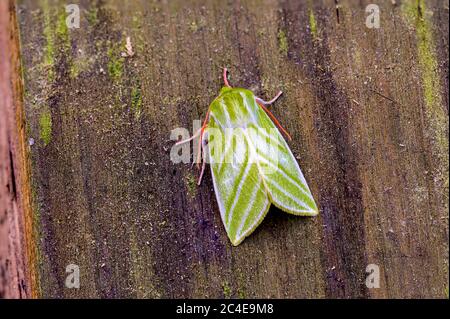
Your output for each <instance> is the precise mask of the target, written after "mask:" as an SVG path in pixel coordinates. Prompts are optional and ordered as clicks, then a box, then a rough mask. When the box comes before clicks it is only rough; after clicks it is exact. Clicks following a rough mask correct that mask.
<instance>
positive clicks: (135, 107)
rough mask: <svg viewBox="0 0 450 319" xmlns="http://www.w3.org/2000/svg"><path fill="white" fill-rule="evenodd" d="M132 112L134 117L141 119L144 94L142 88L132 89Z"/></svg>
mask: <svg viewBox="0 0 450 319" xmlns="http://www.w3.org/2000/svg"><path fill="white" fill-rule="evenodd" d="M131 110H132V111H133V113H134V117H135V118H136V119H139V118H140V117H141V114H142V92H141V88H140V87H137V86H136V87H133V88H132V89H131Z"/></svg>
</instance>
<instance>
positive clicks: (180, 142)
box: [175, 128, 202, 145]
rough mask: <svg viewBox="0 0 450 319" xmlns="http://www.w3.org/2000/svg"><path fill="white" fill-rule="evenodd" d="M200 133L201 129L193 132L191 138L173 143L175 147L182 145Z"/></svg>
mask: <svg viewBox="0 0 450 319" xmlns="http://www.w3.org/2000/svg"><path fill="white" fill-rule="evenodd" d="M201 131H202V129H201V128H200V129H199V130H198V131H197V132H195V134H194V135H192V137H190V138H187V139H185V140H181V141H178V142H176V143H175V145H181V144H184V143H187V142H190V141H192V140H193V139H194V138H196V137H197V136H198V135H199V134H200V132H201Z"/></svg>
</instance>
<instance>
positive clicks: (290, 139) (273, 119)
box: [258, 103, 292, 141]
mask: <svg viewBox="0 0 450 319" xmlns="http://www.w3.org/2000/svg"><path fill="white" fill-rule="evenodd" d="M258 105H259V106H261V108H262V109H263V110H264V112H266V113H267V115H269V117H270V119H271V120H272V121H273V122H274V123H275V125H276V126H278V128H279V129H280V130H281V132H283V134H284V135H286V137H287V138H288V139H289V141H292V137H291V135H289V133H288V132H287V131H286V130H285V129H284V128H283V127H282V126H281V124H280V122H278V120H277V119H276V117H275V116H274V115H273V114H272V113H271V112H270V111H269V110H268V109H267V107H265V106H264V104H261V103H258Z"/></svg>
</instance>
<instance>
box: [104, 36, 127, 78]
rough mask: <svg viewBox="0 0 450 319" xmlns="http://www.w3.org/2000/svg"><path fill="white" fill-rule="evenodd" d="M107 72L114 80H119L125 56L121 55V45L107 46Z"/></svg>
mask: <svg viewBox="0 0 450 319" xmlns="http://www.w3.org/2000/svg"><path fill="white" fill-rule="evenodd" d="M107 54H108V74H109V76H110V77H111V79H113V80H114V81H117V80H119V79H120V78H121V77H122V74H123V64H124V62H125V58H124V57H122V56H121V45H120V44H112V45H111V43H110V46H109V48H108V52H107Z"/></svg>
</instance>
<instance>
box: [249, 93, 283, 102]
mask: <svg viewBox="0 0 450 319" xmlns="http://www.w3.org/2000/svg"><path fill="white" fill-rule="evenodd" d="M281 94H283V92H282V91H279V92H278V93H277V95H276V96H275V97H274V98H273V99H271V100H270V101H264V100H263V99H261V98H259V97H255V99H256V102H258V103H259V104H263V105H271V104H273V103H274V102H275V101H276V100H278V98H279V97H280V96H281Z"/></svg>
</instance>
